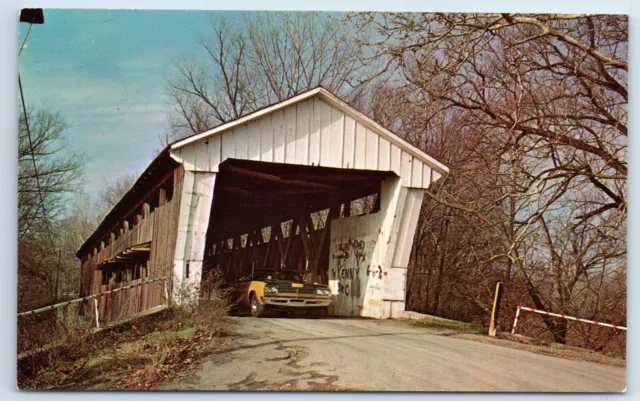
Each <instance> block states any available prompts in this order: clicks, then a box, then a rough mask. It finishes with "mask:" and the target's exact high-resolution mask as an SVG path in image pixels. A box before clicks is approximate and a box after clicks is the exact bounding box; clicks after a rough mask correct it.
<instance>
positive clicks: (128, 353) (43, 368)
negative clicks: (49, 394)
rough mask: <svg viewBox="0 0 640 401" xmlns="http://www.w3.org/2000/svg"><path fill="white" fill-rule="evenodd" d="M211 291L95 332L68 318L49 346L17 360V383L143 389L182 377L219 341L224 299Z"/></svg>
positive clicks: (24, 386) (45, 386) (24, 385)
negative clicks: (180, 304) (196, 301)
mask: <svg viewBox="0 0 640 401" xmlns="http://www.w3.org/2000/svg"><path fill="white" fill-rule="evenodd" d="M213 294H214V295H211V296H209V297H207V299H202V300H201V301H200V302H199V304H197V305H190V306H187V307H170V308H168V309H165V310H162V311H160V312H158V313H155V314H152V315H146V316H142V317H140V318H137V319H135V320H131V321H128V322H126V323H123V324H120V325H117V326H114V327H111V328H109V329H105V330H102V331H100V332H92V330H91V324H89V325H88V326H87V325H86V324H85V323H82V324H80V323H77V324H75V326H74V324H73V323H71V322H70V324H69V325H68V327H67V328H65V330H63V331H60V333H64V335H62V334H61V335H58V337H57V338H58V341H57V342H56V343H55V346H50V347H48V349H44V350H41V351H39V352H35V353H32V354H30V355H27V356H24V357H22V358H19V359H18V388H20V389H87V390H127V389H146V388H148V387H150V386H152V385H155V384H158V383H160V382H162V381H164V380H172V379H175V378H177V377H180V376H183V375H184V374H186V373H187V372H189V371H190V370H192V369H194V368H196V367H198V366H199V363H200V361H201V360H202V359H203V358H204V357H206V356H207V355H210V354H211V353H213V352H215V351H216V350H217V349H219V348H220V347H221V346H224V344H225V336H226V333H227V323H226V315H227V311H228V303H227V300H226V297H225V296H224V294H222V293H219V294H218V293H216V292H215V291H214V292H213ZM216 294H217V295H216ZM26 342H27V340H26V339H24V338H23V343H26Z"/></svg>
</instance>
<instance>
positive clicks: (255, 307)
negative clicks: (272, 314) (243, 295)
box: [249, 295, 265, 317]
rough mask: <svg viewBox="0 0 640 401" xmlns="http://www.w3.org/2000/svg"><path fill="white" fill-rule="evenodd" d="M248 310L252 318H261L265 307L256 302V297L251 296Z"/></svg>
mask: <svg viewBox="0 0 640 401" xmlns="http://www.w3.org/2000/svg"><path fill="white" fill-rule="evenodd" d="M249 309H250V311H251V316H252V317H262V315H263V314H264V310H265V307H264V305H261V304H260V302H258V297H256V296H255V295H252V296H251V302H250V303H249Z"/></svg>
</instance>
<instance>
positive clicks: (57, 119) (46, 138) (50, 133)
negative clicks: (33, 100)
mask: <svg viewBox="0 0 640 401" xmlns="http://www.w3.org/2000/svg"><path fill="white" fill-rule="evenodd" d="M26 117H27V118H25V116H24V115H20V117H19V120H18V123H19V125H18V128H19V132H18V306H19V308H22V309H24V308H27V307H31V306H37V305H41V304H43V303H47V302H50V301H51V300H53V299H55V297H56V296H57V293H58V284H59V277H60V270H61V258H62V255H61V252H60V243H59V240H60V237H61V234H62V235H64V233H63V232H62V233H61V232H58V231H57V227H58V222H59V221H60V219H61V218H62V217H63V215H64V212H65V208H66V201H67V200H68V198H69V197H70V196H71V195H72V193H73V192H75V191H76V190H77V189H78V187H79V184H80V182H81V181H80V179H81V174H82V170H81V167H82V165H83V160H82V158H81V157H80V156H79V155H77V154H75V153H74V152H72V151H71V149H70V148H69V147H68V146H67V143H66V141H65V136H64V134H65V129H66V123H65V121H64V119H63V118H62V117H61V116H60V115H58V114H54V113H51V112H49V111H47V110H35V111H34V110H31V111H28V113H27V116H26ZM27 119H28V122H29V124H28V129H27Z"/></svg>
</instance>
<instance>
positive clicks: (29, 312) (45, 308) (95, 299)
mask: <svg viewBox="0 0 640 401" xmlns="http://www.w3.org/2000/svg"><path fill="white" fill-rule="evenodd" d="M160 281H163V282H164V295H165V299H166V300H167V302H168V301H169V292H168V288H167V278H166V277H160V278H156V279H152V280H147V281H142V282H140V283H136V284H132V285H127V286H124V287H120V288H114V289H113V290H108V291H103V292H99V293H97V294H92V295H87V296H86V297H82V298H75V299H71V300H69V301H64V302H59V303H57V304H53V305H48V306H43V307H42V308H37V309H33V310H30V311H26V312H20V313H18V317H20V316H27V315H34V314H36V313H42V312H47V311H50V310H54V309H56V308H62V307H63V306H68V305H71V304H74V303H78V302H85V301H90V300H92V299H93V300H94V308H95V313H96V327H100V314H99V312H98V298H99V297H101V296H103V295H107V294H111V293H116V292H120V291H124V290H128V289H131V288H134V287H139V286H142V285H146V284H153V283H156V282H160Z"/></svg>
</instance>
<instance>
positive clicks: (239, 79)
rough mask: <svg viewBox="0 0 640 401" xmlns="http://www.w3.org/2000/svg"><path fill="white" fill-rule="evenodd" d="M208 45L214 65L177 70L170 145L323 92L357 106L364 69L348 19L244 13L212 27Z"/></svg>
mask: <svg viewBox="0 0 640 401" xmlns="http://www.w3.org/2000/svg"><path fill="white" fill-rule="evenodd" d="M211 25H212V30H213V35H212V37H211V38H208V39H203V40H202V46H203V49H204V50H205V52H206V55H207V58H208V61H209V63H208V64H207V65H203V64H199V63H197V62H196V61H195V58H191V59H189V60H187V61H183V62H181V63H180V64H178V66H177V68H176V73H175V75H174V76H173V77H172V78H171V79H170V80H169V83H168V92H169V95H170V96H171V98H172V100H173V104H174V106H175V112H174V113H173V115H172V117H171V134H170V135H169V136H170V138H167V139H168V140H169V139H176V138H178V137H182V136H185V135H188V134H192V133H197V132H202V131H204V130H206V129H208V128H211V127H213V126H214V125H217V124H219V123H222V122H225V121H229V120H231V119H234V118H237V117H239V116H241V115H244V114H247V113H249V112H251V111H254V110H256V109H258V108H260V107H263V106H266V105H268V104H271V103H274V102H277V101H280V100H283V99H286V98H289V97H291V96H294V95H296V94H298V93H300V92H303V91H305V90H307V89H311V88H313V87H316V86H318V85H323V86H325V87H326V88H327V89H329V90H331V91H333V92H335V93H339V94H341V95H343V96H346V97H347V98H349V99H350V100H354V99H356V98H358V97H359V96H360V95H361V94H362V88H360V87H358V88H356V86H357V84H356V82H357V78H358V76H359V69H360V67H361V64H360V62H359V56H358V48H357V46H356V45H355V42H354V41H353V39H352V37H351V35H350V32H349V29H348V28H347V27H346V26H345V24H344V22H343V21H342V19H341V18H336V17H335V16H332V15H330V14H327V13H317V12H262V13H251V14H245V15H244V16H243V19H242V23H236V24H232V23H231V22H229V21H227V20H225V19H219V20H212V23H211Z"/></svg>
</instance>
